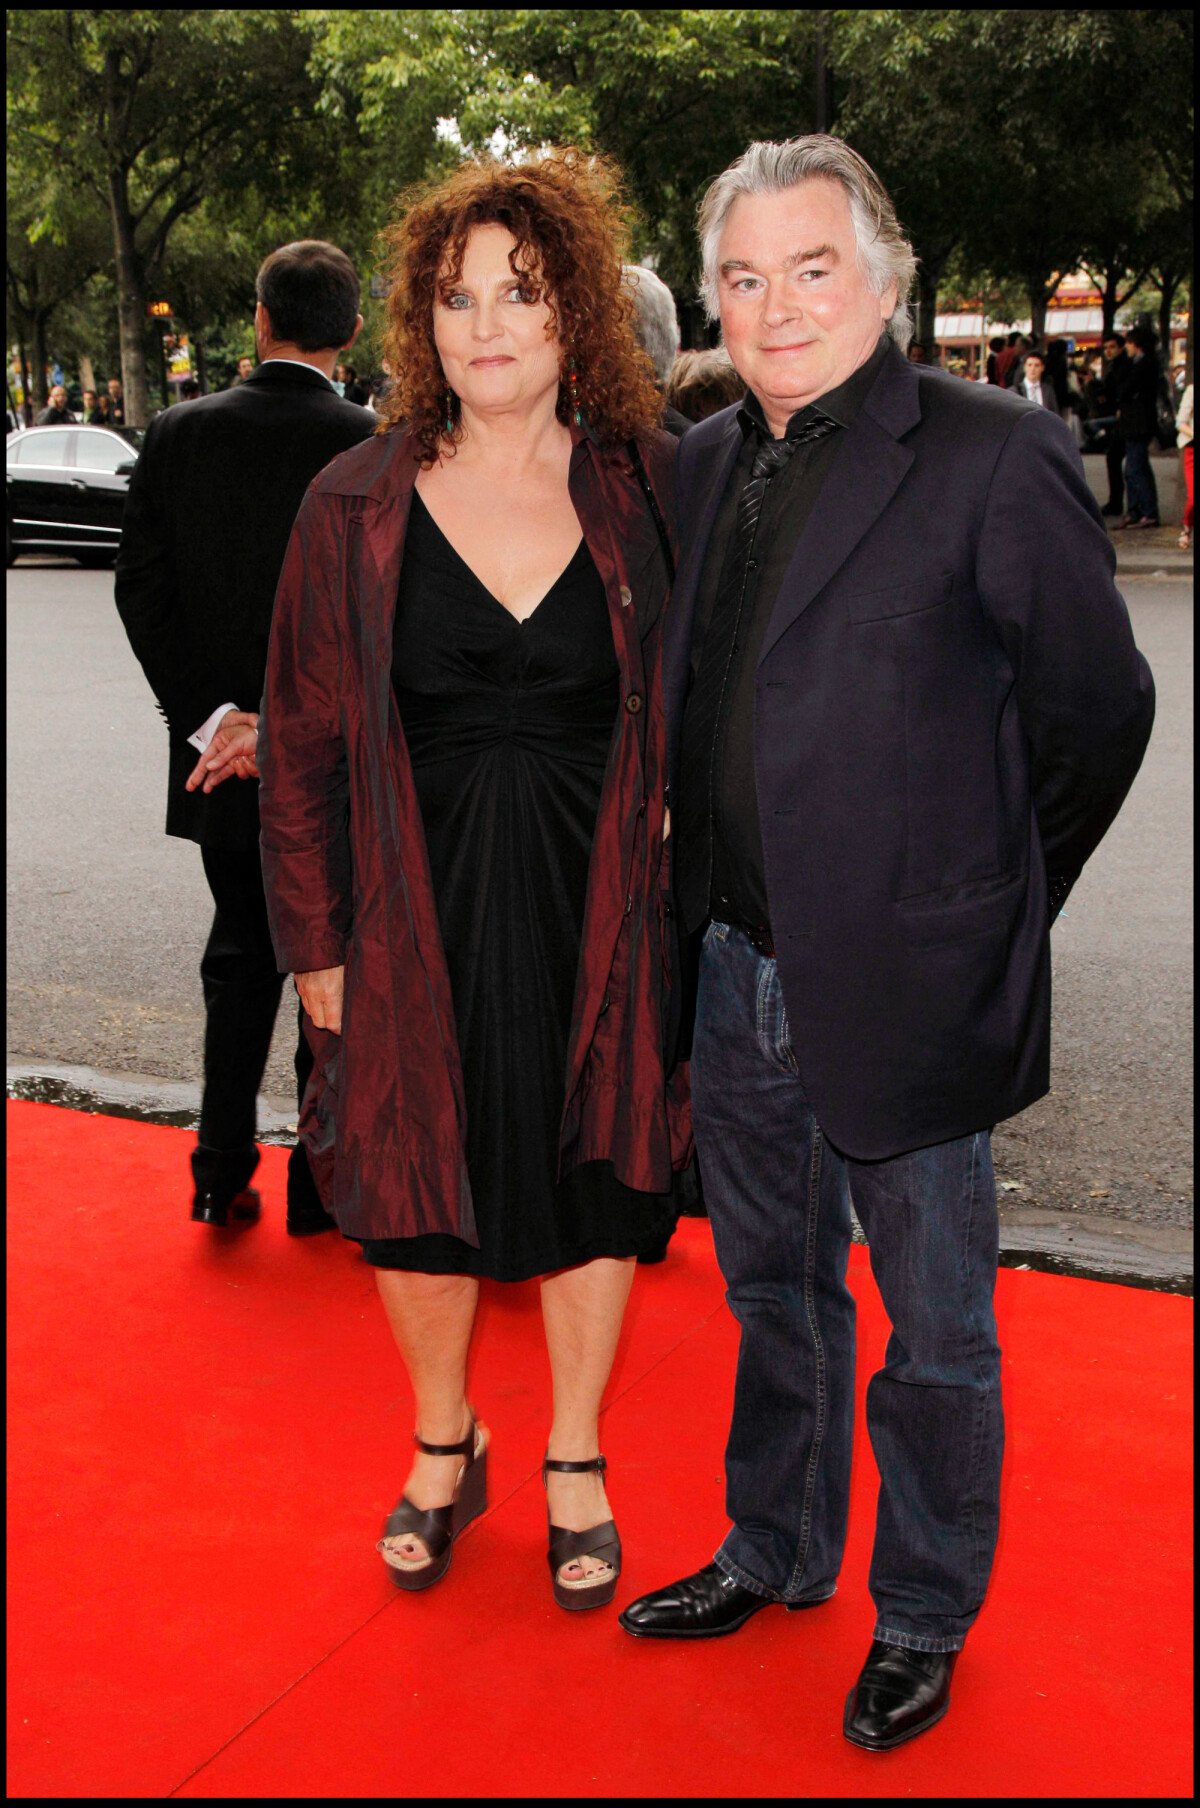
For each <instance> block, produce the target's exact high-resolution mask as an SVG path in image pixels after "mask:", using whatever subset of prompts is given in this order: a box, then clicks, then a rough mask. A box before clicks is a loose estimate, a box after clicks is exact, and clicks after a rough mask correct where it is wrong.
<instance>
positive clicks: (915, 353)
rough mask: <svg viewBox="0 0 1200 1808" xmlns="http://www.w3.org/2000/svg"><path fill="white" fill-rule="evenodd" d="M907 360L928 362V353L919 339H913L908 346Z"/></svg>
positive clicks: (912, 362) (916, 362) (921, 362)
mask: <svg viewBox="0 0 1200 1808" xmlns="http://www.w3.org/2000/svg"><path fill="white" fill-rule="evenodd" d="M908 361H909V363H910V364H928V363H929V353H928V351H927V349H926V348H925V346H924V345H922V343H921V341H920V340H919V339H914V340H913V342H912V344H911V345H910V346H909V348H908Z"/></svg>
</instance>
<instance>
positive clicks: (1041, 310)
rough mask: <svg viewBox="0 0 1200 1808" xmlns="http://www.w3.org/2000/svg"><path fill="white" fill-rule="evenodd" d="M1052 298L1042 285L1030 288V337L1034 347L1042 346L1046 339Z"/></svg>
mask: <svg viewBox="0 0 1200 1808" xmlns="http://www.w3.org/2000/svg"><path fill="white" fill-rule="evenodd" d="M1049 301H1050V297H1049V296H1048V295H1047V293H1046V290H1045V287H1044V285H1043V284H1042V283H1038V284H1037V285H1036V287H1035V286H1034V285H1033V284H1030V288H1029V337H1030V339H1031V340H1032V341H1033V343H1034V345H1041V344H1042V342H1043V341H1044V339H1045V337H1046V308H1047V306H1048V304H1049Z"/></svg>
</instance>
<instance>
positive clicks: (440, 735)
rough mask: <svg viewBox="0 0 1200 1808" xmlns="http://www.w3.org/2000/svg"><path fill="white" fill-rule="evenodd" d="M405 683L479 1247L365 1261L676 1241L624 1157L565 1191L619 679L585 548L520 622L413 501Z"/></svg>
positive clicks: (578, 1177) (522, 1257) (467, 1264)
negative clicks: (570, 1103)
mask: <svg viewBox="0 0 1200 1808" xmlns="http://www.w3.org/2000/svg"><path fill="white" fill-rule="evenodd" d="M392 682H393V685H394V688H395V693H396V701H397V705H398V707H399V711H400V720H401V722H402V723H403V725H404V732H405V735H406V737H407V740H408V750H409V755H410V757H411V760H412V766H413V777H414V782H415V785H416V792H417V798H418V801H419V803H420V806H421V815H422V818H423V821H424V825H425V839H426V842H427V844H428V847H429V863H430V867H431V870H432V875H433V890H434V896H435V898H436V900H437V908H438V920H439V923H440V925H441V931H442V941H443V943H444V946H445V951H446V961H447V964H448V967H449V970H450V989H451V993H452V995H453V999H454V1013H455V1021H456V1028H457V1032H458V1045H459V1052H460V1054H461V1056H462V1065H463V1079H464V1084H465V1089H466V1104H467V1171H468V1174H469V1175H470V1180H471V1191H472V1194H473V1196H474V1202H475V1215H476V1221H477V1225H478V1229H479V1241H480V1248H479V1249H478V1250H475V1249H472V1248H471V1247H470V1246H469V1245H468V1244H466V1243H463V1242H462V1241H460V1239H459V1238H457V1237H451V1236H444V1235H431V1236H420V1237H405V1238H396V1239H391V1240H389V1241H386V1242H364V1244H363V1253H364V1254H365V1256H366V1258H367V1260H368V1261H369V1262H372V1263H374V1264H375V1265H376V1266H377V1267H382V1268H405V1269H412V1270H417V1271H420V1272H423V1273H426V1274H474V1275H487V1276H490V1277H491V1278H493V1279H496V1280H505V1281H517V1280H526V1279H528V1278H530V1277H531V1276H533V1275H540V1274H548V1273H551V1272H553V1271H554V1270H555V1269H558V1268H566V1267H570V1266H573V1265H574V1264H576V1263H579V1262H587V1261H590V1260H592V1259H593V1258H594V1257H596V1256H633V1255H639V1254H641V1253H643V1252H645V1251H649V1250H650V1249H652V1248H653V1247H654V1246H655V1245H656V1244H658V1245H661V1244H662V1243H663V1242H665V1240H666V1238H667V1236H668V1235H669V1233H670V1230H671V1227H672V1224H673V1222H674V1211H673V1208H672V1202H671V1196H670V1195H669V1194H668V1195H659V1194H652V1193H639V1192H634V1191H632V1190H631V1189H630V1188H629V1187H626V1186H623V1185H622V1184H621V1183H620V1181H618V1179H617V1178H616V1176H615V1174H614V1173H613V1170H612V1167H611V1164H609V1163H608V1162H589V1163H586V1164H585V1165H584V1166H583V1167H581V1168H577V1169H575V1170H573V1171H572V1172H571V1173H570V1174H568V1175H566V1176H565V1178H564V1179H563V1180H562V1181H560V1182H557V1183H556V1180H555V1173H556V1168H557V1158H558V1135H559V1125H560V1122H561V1119H562V1112H563V1105H564V1102H565V1101H564V1092H565V1086H566V1061H567V1036H568V1031H569V1027H570V1022H571V1011H572V1005H573V1002H574V996H575V979H576V972H577V969H578V966H579V947H580V939H581V936H582V932H583V915H584V904H585V901H586V897H587V882H588V865H589V861H590V857H591V849H592V837H593V835H594V833H595V827H596V816H597V812H598V810H599V806H600V793H601V790H602V788H603V784H604V774H605V769H606V767H607V764H608V757H609V750H610V747H611V743H612V738H613V727H614V724H615V721H616V716H617V707H618V701H619V686H620V674H619V670H618V666H617V657H616V653H615V651H614V649H613V640H612V631H611V628H610V626H609V619H608V605H607V602H606V600H605V595H604V585H603V583H602V581H601V578H600V574H599V572H598V571H597V570H596V567H595V565H594V564H593V562H592V557H591V554H590V553H589V552H588V550H587V546H586V544H585V543H584V542H583V541H580V544H579V547H578V549H577V550H576V553H575V556H574V557H573V558H572V560H571V562H570V564H569V565H568V566H567V568H566V570H565V571H564V572H563V573H562V574H561V576H560V577H559V578H558V579H557V580H556V581H555V582H554V584H552V585H551V587H550V589H549V590H548V591H547V593H546V595H545V596H544V597H543V599H542V601H541V602H540V603H539V605H538V607H537V608H536V609H535V611H534V613H533V614H532V615H531V616H529V617H528V619H527V620H526V621H524V622H518V621H517V620H516V619H515V617H514V616H513V615H511V614H510V613H509V611H508V610H507V609H506V608H505V607H504V605H503V604H502V603H500V602H498V601H497V600H496V598H495V597H494V596H493V595H492V594H491V592H490V591H489V590H487V589H486V588H485V586H484V585H483V584H482V583H481V582H480V581H479V579H478V578H477V577H476V576H475V574H474V572H472V571H471V569H470V567H469V566H468V565H466V564H465V563H464V562H463V560H462V559H461V558H460V557H459V556H458V554H457V553H456V552H455V551H454V548H453V547H452V546H451V545H450V543H449V541H448V540H447V539H446V537H445V535H444V534H443V533H442V531H441V529H440V528H439V527H438V526H437V524H436V522H435V521H434V519H433V517H432V516H431V515H430V513H429V511H428V509H426V508H425V506H424V504H423V503H422V501H421V498H420V497H419V496H418V495H416V494H414V496H413V503H412V514H411V517H410V519H409V525H408V536H407V539H406V541H405V547H404V565H403V570H402V573H401V578H400V589H399V595H398V597H397V606H396V625H395V633H394V638H393V663H392Z"/></svg>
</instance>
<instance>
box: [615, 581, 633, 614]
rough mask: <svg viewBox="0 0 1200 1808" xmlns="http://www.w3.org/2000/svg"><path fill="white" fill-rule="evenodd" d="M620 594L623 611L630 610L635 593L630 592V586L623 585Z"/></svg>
mask: <svg viewBox="0 0 1200 1808" xmlns="http://www.w3.org/2000/svg"><path fill="white" fill-rule="evenodd" d="M618 594H619V595H620V598H621V607H622V609H628V607H629V605H630V603H631V602H632V601H633V592H632V591H631V590H630V588H629V585H628V584H622V585H621V589H620V591H619V593H618Z"/></svg>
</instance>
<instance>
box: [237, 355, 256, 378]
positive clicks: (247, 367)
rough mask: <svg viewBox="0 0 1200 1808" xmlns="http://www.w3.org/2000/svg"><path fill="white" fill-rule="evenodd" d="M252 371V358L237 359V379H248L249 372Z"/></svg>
mask: <svg viewBox="0 0 1200 1808" xmlns="http://www.w3.org/2000/svg"><path fill="white" fill-rule="evenodd" d="M253 369H254V359H253V358H239V359H238V376H239V377H248V376H249V375H250V372H251V371H252V370H253Z"/></svg>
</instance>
